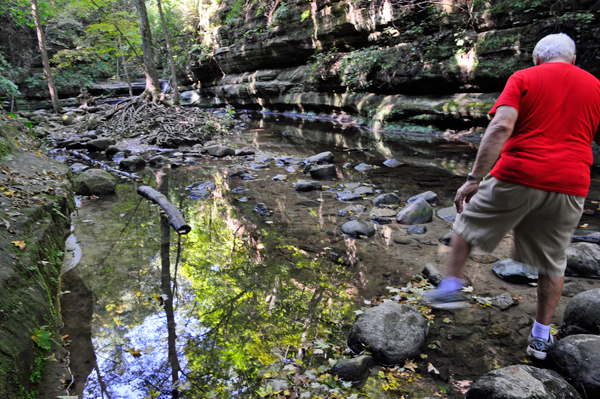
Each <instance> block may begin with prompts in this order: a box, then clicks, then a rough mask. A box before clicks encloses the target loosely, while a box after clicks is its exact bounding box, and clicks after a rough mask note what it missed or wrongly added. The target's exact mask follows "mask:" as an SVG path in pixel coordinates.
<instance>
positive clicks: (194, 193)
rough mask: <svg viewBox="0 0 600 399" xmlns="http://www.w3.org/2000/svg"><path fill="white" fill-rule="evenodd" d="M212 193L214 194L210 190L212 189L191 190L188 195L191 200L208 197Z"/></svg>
mask: <svg viewBox="0 0 600 399" xmlns="http://www.w3.org/2000/svg"><path fill="white" fill-rule="evenodd" d="M211 194H212V191H210V190H190V193H189V194H188V197H189V198H190V199H191V200H199V199H205V198H208V197H210V195H211Z"/></svg>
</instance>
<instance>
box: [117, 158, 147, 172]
mask: <svg viewBox="0 0 600 399" xmlns="http://www.w3.org/2000/svg"><path fill="white" fill-rule="evenodd" d="M145 167H146V161H145V160H144V159H143V158H141V157H138V156H137V155H134V156H132V157H129V158H125V159H122V160H121V162H119V169H121V170H140V169H143V168H145Z"/></svg>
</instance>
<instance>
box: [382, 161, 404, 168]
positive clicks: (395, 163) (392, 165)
mask: <svg viewBox="0 0 600 399" xmlns="http://www.w3.org/2000/svg"><path fill="white" fill-rule="evenodd" d="M383 164H384V165H385V166H387V167H388V168H396V167H398V166H400V165H402V162H398V161H396V160H395V159H388V160H387V161H385V162H384V163H383Z"/></svg>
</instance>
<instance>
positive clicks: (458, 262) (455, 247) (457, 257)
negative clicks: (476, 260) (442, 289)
mask: <svg viewBox="0 0 600 399" xmlns="http://www.w3.org/2000/svg"><path fill="white" fill-rule="evenodd" d="M450 248H452V253H451V255H450V260H449V262H448V275H450V276H452V277H456V278H460V276H461V274H462V270H463V267H464V266H465V263H466V262H467V258H468V257H469V255H470V254H471V244H469V243H468V242H467V241H465V239H464V238H462V237H461V236H459V235H458V234H456V233H454V235H453V236H452V239H451V240H450Z"/></svg>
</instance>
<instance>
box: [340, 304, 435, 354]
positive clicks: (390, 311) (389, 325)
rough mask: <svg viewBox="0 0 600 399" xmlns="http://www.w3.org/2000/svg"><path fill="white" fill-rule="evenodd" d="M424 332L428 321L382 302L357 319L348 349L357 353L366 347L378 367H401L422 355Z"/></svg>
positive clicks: (418, 315)
mask: <svg viewBox="0 0 600 399" xmlns="http://www.w3.org/2000/svg"><path fill="white" fill-rule="evenodd" d="M427 330H428V328H427V321H426V320H425V318H424V317H423V316H422V315H421V314H420V313H419V312H417V311H416V310H414V309H412V308H409V307H408V306H405V305H400V304H397V303H395V302H392V301H384V302H383V303H382V304H381V305H379V306H375V307H373V308H370V309H367V310H366V311H365V312H364V313H363V314H361V315H360V316H358V318H357V319H356V321H355V322H354V324H353V325H352V328H351V329H350V334H349V336H348V347H349V348H350V349H351V350H352V351H353V352H354V353H360V352H362V351H363V350H364V349H365V347H366V346H368V347H369V350H370V352H371V354H372V356H373V360H374V361H375V363H378V364H385V365H392V364H404V361H405V360H406V359H408V358H413V357H415V356H418V355H419V354H420V353H421V349H422V347H423V345H424V344H425V338H426V336H427Z"/></svg>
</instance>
